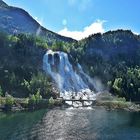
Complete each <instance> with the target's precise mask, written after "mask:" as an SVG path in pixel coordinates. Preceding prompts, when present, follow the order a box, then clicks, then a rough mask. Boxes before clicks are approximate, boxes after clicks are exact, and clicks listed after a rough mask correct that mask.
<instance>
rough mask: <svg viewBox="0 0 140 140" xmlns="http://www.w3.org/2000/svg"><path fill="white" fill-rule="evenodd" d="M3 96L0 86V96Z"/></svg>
mask: <svg viewBox="0 0 140 140" xmlns="http://www.w3.org/2000/svg"><path fill="white" fill-rule="evenodd" d="M3 95H4V94H3V91H2V88H1V86H0V96H3Z"/></svg>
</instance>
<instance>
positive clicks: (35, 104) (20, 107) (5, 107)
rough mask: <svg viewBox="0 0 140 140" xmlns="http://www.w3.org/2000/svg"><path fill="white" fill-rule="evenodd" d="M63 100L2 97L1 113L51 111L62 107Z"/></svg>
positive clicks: (0, 99)
mask: <svg viewBox="0 0 140 140" xmlns="http://www.w3.org/2000/svg"><path fill="white" fill-rule="evenodd" d="M62 105H63V104H62V99H53V98H52V97H51V98H50V99H39V100H35V101H33V100H30V99H29V98H13V97H12V98H11V97H8V98H7V97H0V112H5V111H6V112H7V111H8V112H9V111H11V112H17V111H33V110H39V109H46V108H47V109H51V108H54V107H59V106H62Z"/></svg>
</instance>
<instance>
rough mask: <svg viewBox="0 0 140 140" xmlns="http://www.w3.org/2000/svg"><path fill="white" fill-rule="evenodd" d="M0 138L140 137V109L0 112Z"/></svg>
mask: <svg viewBox="0 0 140 140" xmlns="http://www.w3.org/2000/svg"><path fill="white" fill-rule="evenodd" d="M0 140H140V113H132V112H126V111H107V110H105V109H104V108H95V109H70V108H69V109H53V110H49V111H47V110H39V111H35V112H21V113H12V114H4V113H0Z"/></svg>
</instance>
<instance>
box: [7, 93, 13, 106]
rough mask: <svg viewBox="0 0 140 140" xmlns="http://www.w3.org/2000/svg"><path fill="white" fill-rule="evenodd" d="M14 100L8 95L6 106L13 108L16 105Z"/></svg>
mask: <svg viewBox="0 0 140 140" xmlns="http://www.w3.org/2000/svg"><path fill="white" fill-rule="evenodd" d="M14 102H15V101H14V98H13V97H12V96H11V95H7V96H6V100H5V104H6V105H7V106H8V107H11V106H12V105H13V104H14Z"/></svg>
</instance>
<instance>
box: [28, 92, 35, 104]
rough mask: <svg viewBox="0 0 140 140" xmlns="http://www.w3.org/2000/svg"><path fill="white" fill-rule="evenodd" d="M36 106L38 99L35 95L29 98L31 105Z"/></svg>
mask: <svg viewBox="0 0 140 140" xmlns="http://www.w3.org/2000/svg"><path fill="white" fill-rule="evenodd" d="M35 104H36V98H35V95H34V94H33V95H30V96H29V105H35Z"/></svg>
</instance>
